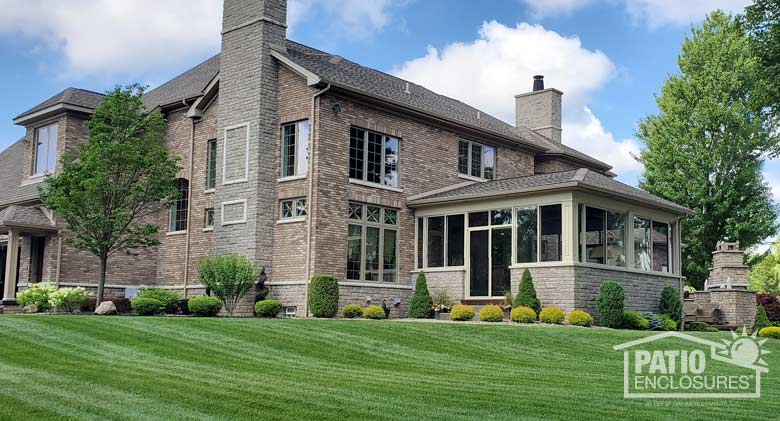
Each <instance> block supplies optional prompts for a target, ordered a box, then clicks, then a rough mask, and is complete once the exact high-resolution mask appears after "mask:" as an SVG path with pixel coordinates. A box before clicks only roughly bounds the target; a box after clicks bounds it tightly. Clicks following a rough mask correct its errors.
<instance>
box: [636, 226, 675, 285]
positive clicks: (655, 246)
mask: <svg viewBox="0 0 780 421" xmlns="http://www.w3.org/2000/svg"><path fill="white" fill-rule="evenodd" d="M633 225H634V268H635V269H640V270H647V271H649V270H653V271H656V272H672V225H671V224H667V223H665V222H658V221H653V220H650V219H645V218H640V217H636V216H635V217H634V224H633Z"/></svg>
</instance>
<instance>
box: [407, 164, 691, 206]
mask: <svg viewBox="0 0 780 421" xmlns="http://www.w3.org/2000/svg"><path fill="white" fill-rule="evenodd" d="M558 188H560V189H571V188H582V189H586V190H592V191H596V192H598V193H602V194H603V193H611V194H615V193H617V194H619V195H620V196H621V197H625V198H628V199H633V200H635V201H638V202H641V203H644V204H649V205H652V206H657V207H659V208H663V209H666V210H669V211H672V212H675V213H682V214H692V213H693V211H691V210H690V209H688V208H686V207H684V206H680V205H678V204H676V203H674V202H670V201H668V200H665V199H661V198H660V197H657V196H655V195H652V194H650V193H648V192H646V191H644V190H640V189H638V188H636V187H631V186H629V185H627V184H624V183H621V182H620V181H617V180H615V179H613V178H611V177H607V176H605V175H604V174H601V173H598V172H596V171H593V170H590V169H587V168H580V169H577V170H571V171H561V172H555V173H549V174H534V175H529V176H525V177H515V178H504V179H500V180H494V181H486V182H474V183H471V184H466V185H460V186H457V187H455V188H452V189H448V190H444V191H441V190H438V191H434V192H431V193H430V194H426V193H423V194H419V195H416V196H414V197H412V198H410V200H409V205H410V206H420V205H429V204H438V203H446V202H458V201H467V200H476V199H484V198H488V197H491V196H509V195H518V194H527V193H532V192H535V191H541V190H545V191H546V190H550V189H558Z"/></svg>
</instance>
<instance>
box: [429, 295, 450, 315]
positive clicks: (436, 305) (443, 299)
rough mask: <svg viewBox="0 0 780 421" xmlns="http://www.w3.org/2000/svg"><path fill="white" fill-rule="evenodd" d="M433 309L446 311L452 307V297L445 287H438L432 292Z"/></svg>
mask: <svg viewBox="0 0 780 421" xmlns="http://www.w3.org/2000/svg"><path fill="white" fill-rule="evenodd" d="M431 298H432V299H433V311H438V312H441V313H446V312H448V311H450V309H451V308H452V299H450V295H449V294H447V290H446V289H439V290H437V291H436V292H434V293H433V296H432V297H431Z"/></svg>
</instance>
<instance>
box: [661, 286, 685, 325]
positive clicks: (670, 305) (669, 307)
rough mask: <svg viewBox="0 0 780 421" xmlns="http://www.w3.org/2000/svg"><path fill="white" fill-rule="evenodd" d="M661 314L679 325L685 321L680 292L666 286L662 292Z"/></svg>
mask: <svg viewBox="0 0 780 421" xmlns="http://www.w3.org/2000/svg"><path fill="white" fill-rule="evenodd" d="M658 312H659V313H661V314H665V315H667V316H669V318H670V319H672V320H674V322H675V323H677V324H678V325H679V324H681V323H682V321H683V307H682V300H680V291H679V290H677V289H676V288H673V287H670V286H666V287H664V289H663V290H662V291H661V304H660V306H659V310H658Z"/></svg>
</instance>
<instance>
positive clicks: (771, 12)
mask: <svg viewBox="0 0 780 421" xmlns="http://www.w3.org/2000/svg"><path fill="white" fill-rule="evenodd" d="M743 22H744V24H745V27H746V28H747V33H748V35H749V36H750V41H751V45H752V47H753V51H754V53H755V54H756V56H757V57H758V59H759V60H760V62H761V66H759V76H760V79H759V83H760V89H757V90H756V92H755V95H754V98H753V99H754V100H755V106H754V108H755V109H756V110H757V111H758V112H761V113H762V114H764V116H765V117H766V120H767V122H768V123H769V124H770V129H769V131H770V133H779V131H778V126H780V1H778V0H755V2H754V3H753V4H752V5H750V6H748V7H747V8H746V9H745V16H744V18H743ZM778 152H779V151H778V150H777V149H775V151H774V155H775V156H777V155H778Z"/></svg>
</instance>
